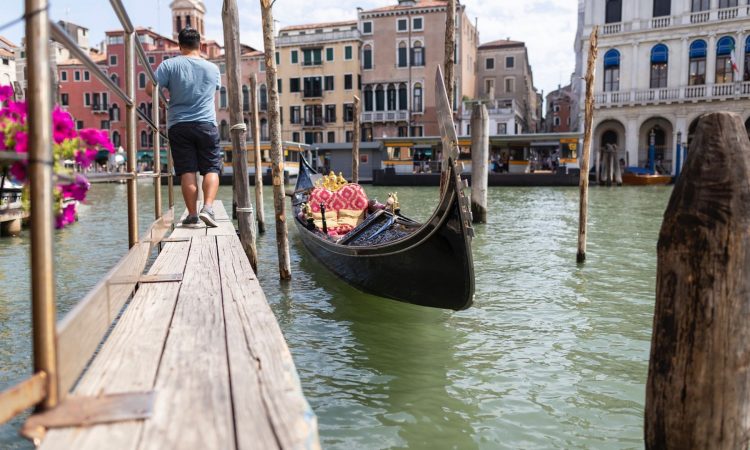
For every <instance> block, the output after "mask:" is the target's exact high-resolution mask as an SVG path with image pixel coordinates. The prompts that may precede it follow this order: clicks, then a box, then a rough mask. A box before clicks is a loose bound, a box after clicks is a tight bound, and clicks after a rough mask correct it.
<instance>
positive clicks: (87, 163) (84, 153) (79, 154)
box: [76, 148, 96, 169]
mask: <svg viewBox="0 0 750 450" xmlns="http://www.w3.org/2000/svg"><path fill="white" fill-rule="evenodd" d="M94 158H96V149H94V148H87V149H84V150H78V151H76V163H78V164H80V165H81V167H83V168H84V169H86V168H89V167H91V163H93V162H94Z"/></svg>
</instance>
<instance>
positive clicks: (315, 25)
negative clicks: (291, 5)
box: [279, 20, 357, 33]
mask: <svg viewBox="0 0 750 450" xmlns="http://www.w3.org/2000/svg"><path fill="white" fill-rule="evenodd" d="M356 25H357V21H356V20H346V21H343V22H324V23H308V24H305V25H290V26H288V27H284V28H282V29H281V30H279V33H283V32H285V31H299V30H312V29H316V28H336V27H346V26H356Z"/></svg>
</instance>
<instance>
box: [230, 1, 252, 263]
mask: <svg viewBox="0 0 750 450" xmlns="http://www.w3.org/2000/svg"><path fill="white" fill-rule="evenodd" d="M221 20H222V22H223V24H224V52H225V53H224V54H225V57H226V66H227V67H226V72H227V94H228V95H227V97H228V99H229V121H230V123H231V124H232V126H231V128H230V130H231V134H232V154H233V157H232V172H233V174H234V177H233V188H234V197H235V198H236V202H237V224H238V225H239V228H240V241H241V242H242V248H243V249H244V250H245V254H246V255H247V258H248V259H249V260H250V265H251V266H252V267H253V270H254V271H255V272H256V273H257V272H258V252H257V250H256V248H255V228H254V226H253V225H254V223H253V222H254V221H255V219H254V218H253V205H252V203H250V186H249V183H248V178H247V144H246V142H245V132H246V127H245V123H244V122H243V120H242V105H241V104H240V99H241V98H242V89H241V86H240V84H241V81H240V80H241V79H242V75H241V73H240V25H239V17H238V13H237V0H224V4H223V6H222V8H221Z"/></svg>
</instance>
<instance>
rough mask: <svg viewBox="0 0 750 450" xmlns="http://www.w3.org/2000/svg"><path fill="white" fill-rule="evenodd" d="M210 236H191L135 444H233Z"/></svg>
mask: <svg viewBox="0 0 750 450" xmlns="http://www.w3.org/2000/svg"><path fill="white" fill-rule="evenodd" d="M218 264H219V263H218V254H217V250H216V238H215V237H213V236H207V237H194V238H193V240H192V246H191V248H190V255H189V256H188V263H187V267H186V269H185V275H184V278H183V282H182V288H181V290H180V294H179V299H178V302H177V307H176V308H175V313H174V317H173V320H172V325H171V328H170V332H169V337H168V339H167V343H166V346H165V348H164V354H163V356H162V361H161V364H160V367H159V373H158V375H157V379H156V384H155V389H156V391H157V392H158V396H157V399H156V404H155V407H154V415H153V417H152V419H151V420H149V421H147V422H145V424H144V429H143V435H142V438H141V442H140V445H139V448H141V449H164V448H175V449H176V448H200V449H232V448H235V438H234V426H233V420H232V404H231V393H230V388H229V383H228V380H229V368H228V364H227V351H226V336H225V328H224V314H223V308H222V302H221V282H220V280H219V267H218Z"/></svg>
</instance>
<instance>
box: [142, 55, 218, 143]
mask: <svg viewBox="0 0 750 450" xmlns="http://www.w3.org/2000/svg"><path fill="white" fill-rule="evenodd" d="M156 81H157V82H158V83H159V86H160V87H163V88H167V89H168V90H169V114H168V116H167V127H168V128H171V127H172V126H173V125H175V124H177V123H179V122H210V123H213V124H214V125H216V108H215V107H214V96H215V95H216V90H217V89H220V88H221V75H219V67H218V66H217V65H216V64H214V63H211V62H208V61H206V60H205V59H199V58H190V57H187V56H176V57H174V58H170V59H168V60H166V61H164V62H162V63H161V64H159V68H158V69H156Z"/></svg>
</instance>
